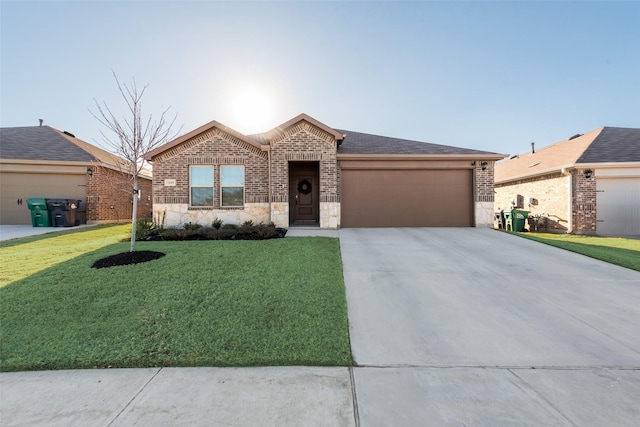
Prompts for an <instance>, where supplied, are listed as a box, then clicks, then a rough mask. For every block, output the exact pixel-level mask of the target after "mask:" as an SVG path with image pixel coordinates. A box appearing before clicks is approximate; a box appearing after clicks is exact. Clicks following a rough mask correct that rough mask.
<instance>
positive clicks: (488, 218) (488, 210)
mask: <svg viewBox="0 0 640 427" xmlns="http://www.w3.org/2000/svg"><path fill="white" fill-rule="evenodd" d="M494 166H495V162H487V168H486V169H485V170H482V161H476V165H475V169H474V184H475V188H474V190H473V193H474V198H475V226H476V227H492V226H493V213H494V210H493V203H494V200H495V193H494V184H493V181H494V179H493V173H494Z"/></svg>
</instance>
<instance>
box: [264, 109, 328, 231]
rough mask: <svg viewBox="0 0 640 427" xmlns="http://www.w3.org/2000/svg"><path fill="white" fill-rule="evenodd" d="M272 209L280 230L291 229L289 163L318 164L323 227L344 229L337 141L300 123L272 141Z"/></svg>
mask: <svg viewBox="0 0 640 427" xmlns="http://www.w3.org/2000/svg"><path fill="white" fill-rule="evenodd" d="M270 145H271V188H272V191H271V209H272V219H273V221H274V222H275V224H276V225H277V226H279V227H288V226H289V162H295V161H304V162H316V161H317V162H318V163H319V173H320V227H321V228H337V227H339V226H340V189H339V188H338V183H339V176H338V173H339V172H338V163H337V160H336V141H335V138H334V137H333V136H332V135H330V134H328V133H326V132H324V131H322V130H320V129H318V128H316V127H315V126H312V125H310V124H308V123H306V122H300V123H298V124H296V125H294V126H292V127H290V128H289V129H287V130H286V131H285V132H283V133H282V134H280V135H278V136H277V137H276V138H275V139H274V140H272V141H271V143H270Z"/></svg>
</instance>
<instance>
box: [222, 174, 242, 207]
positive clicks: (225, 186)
mask: <svg viewBox="0 0 640 427" xmlns="http://www.w3.org/2000/svg"><path fill="white" fill-rule="evenodd" d="M225 168H242V185H223V179H222V170H223V169H225ZM245 184H246V168H245V167H244V165H221V166H220V208H243V207H244V203H245V202H244V200H245ZM224 188H242V204H241V205H233V206H226V205H224V204H223V200H222V193H223V189H224Z"/></svg>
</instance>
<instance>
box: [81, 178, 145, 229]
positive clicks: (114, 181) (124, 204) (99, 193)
mask: <svg viewBox="0 0 640 427" xmlns="http://www.w3.org/2000/svg"><path fill="white" fill-rule="evenodd" d="M91 169H92V176H90V177H88V179H87V206H86V216H87V222H88V223H100V222H105V223H108V222H120V221H122V222H126V221H131V213H132V208H133V202H132V199H131V196H132V194H131V193H132V190H133V186H132V183H131V180H130V179H129V178H130V177H129V175H127V174H125V173H122V172H118V171H115V170H113V169H109V168H105V167H100V166H96V167H92V168H91ZM138 188H139V189H140V199H139V200H138V218H151V208H152V201H151V197H152V187H151V180H149V179H145V178H139V179H138Z"/></svg>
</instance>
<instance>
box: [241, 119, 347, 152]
mask: <svg viewBox="0 0 640 427" xmlns="http://www.w3.org/2000/svg"><path fill="white" fill-rule="evenodd" d="M302 121H305V122H307V123H309V124H311V125H313V126H315V127H317V128H318V129H321V130H323V131H325V132H326V133H328V134H329V135H332V136H333V137H334V138H335V139H336V141H338V143H339V142H340V141H342V139H343V138H344V135H343V134H342V133H341V132H339V131H337V130H336V129H333V128H331V127H329V126H327V125H325V124H324V123H322V122H319V121H318V120H316V119H314V118H313V117H311V116H309V115H308V114H305V113H302V114H298V115H297V116H295V117H294V118H292V119H291V120H287V121H286V122H284V123H282V124H281V125H279V126H276V127H275V128H273V129H271V130H269V131H267V132H263V133H256V134H253V135H249V136H248V137H249V138H251V139H253V140H254V141H256V142H257V143H259V144H262V145H268V144H269V143H270V142H271V140H272V139H273V138H274V137H276V136H277V135H280V134H282V133H283V132H285V131H286V130H287V129H289V128H290V127H291V126H295V125H297V124H298V123H300V122H302Z"/></svg>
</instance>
